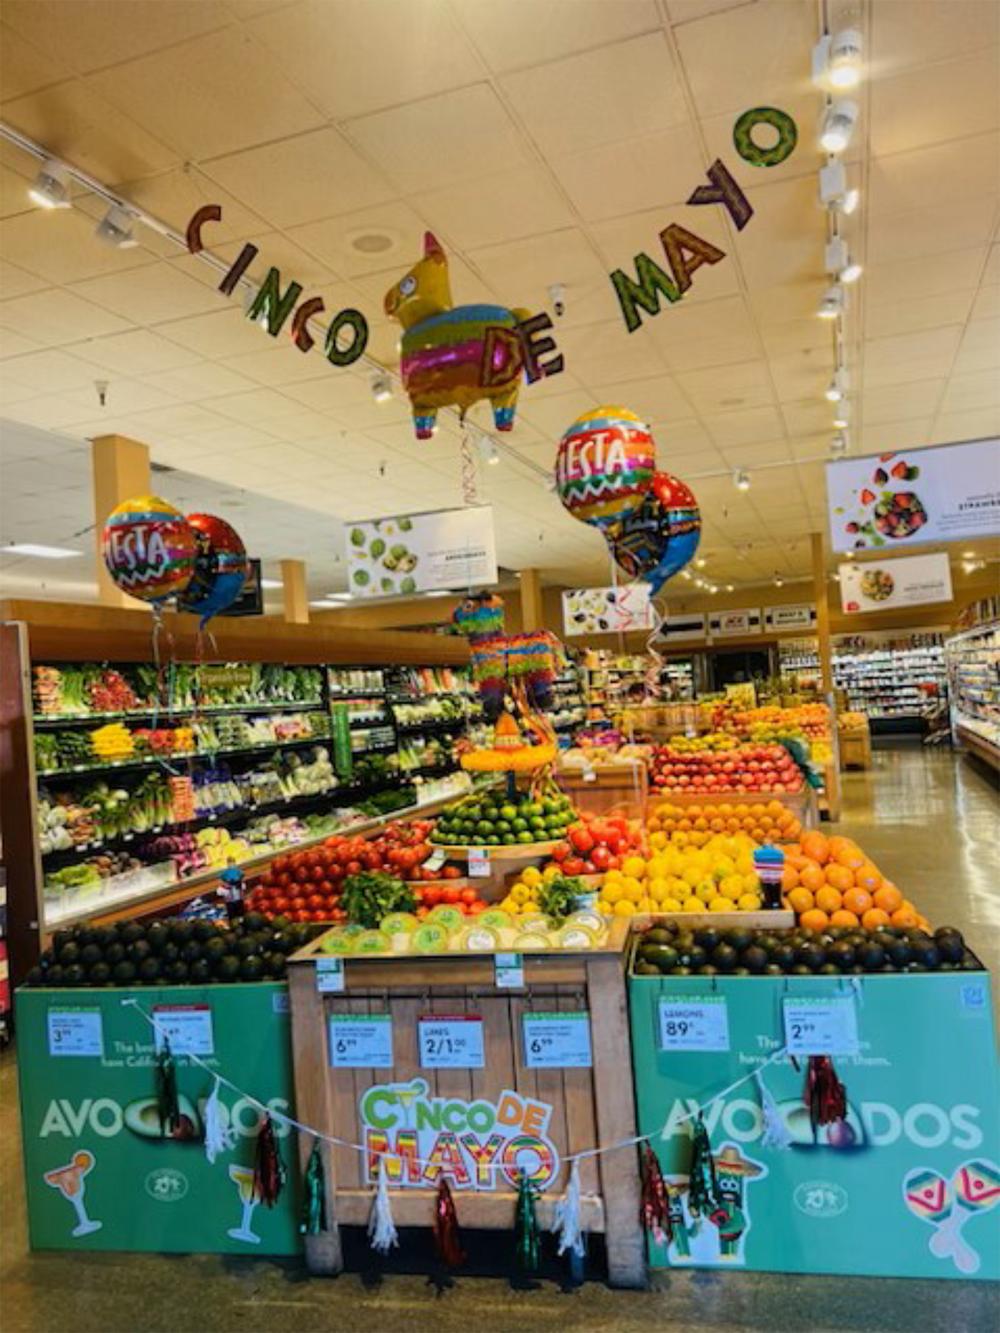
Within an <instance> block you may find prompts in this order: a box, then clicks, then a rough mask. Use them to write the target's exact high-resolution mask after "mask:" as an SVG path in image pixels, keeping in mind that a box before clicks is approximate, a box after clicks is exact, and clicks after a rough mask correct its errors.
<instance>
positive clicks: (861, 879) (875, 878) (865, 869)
mask: <svg viewBox="0 0 1000 1333" xmlns="http://www.w3.org/2000/svg"><path fill="white" fill-rule="evenodd" d="M854 883H855V884H856V885H857V887H858V888H859V889H867V890H868V892H869V893H874V892H875V890H876V889H880V888H881V887H882V876H881V874H880V873H879V872H878V871H877V870H876V869H875V867H874V866H873V865H872V863H871V861H866V862H865V864H864V865H863V866H859V867H858V869H857V870H855V872H854Z"/></svg>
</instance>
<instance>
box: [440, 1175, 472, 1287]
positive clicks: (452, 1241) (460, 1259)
mask: <svg viewBox="0 0 1000 1333" xmlns="http://www.w3.org/2000/svg"><path fill="white" fill-rule="evenodd" d="M434 1250H435V1252H436V1254H437V1257H438V1258H439V1259H440V1260H441V1262H442V1263H443V1264H444V1266H445V1267H446V1268H460V1267H461V1265H462V1264H464V1263H465V1251H464V1250H463V1249H462V1237H461V1235H460V1233H459V1230H458V1214H457V1213H456V1212H455V1200H454V1199H453V1198H452V1197H451V1190H450V1189H449V1188H448V1182H447V1180H446V1179H445V1178H444V1176H442V1177H441V1178H440V1180H439V1181H438V1186H437V1196H436V1198H435V1200H434Z"/></svg>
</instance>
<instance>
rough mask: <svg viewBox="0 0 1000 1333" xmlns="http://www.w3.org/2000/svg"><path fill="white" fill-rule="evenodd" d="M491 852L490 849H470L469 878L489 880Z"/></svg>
mask: <svg viewBox="0 0 1000 1333" xmlns="http://www.w3.org/2000/svg"><path fill="white" fill-rule="evenodd" d="M489 877H490V852H489V848H488V847H470V848H469V878H470V879H489Z"/></svg>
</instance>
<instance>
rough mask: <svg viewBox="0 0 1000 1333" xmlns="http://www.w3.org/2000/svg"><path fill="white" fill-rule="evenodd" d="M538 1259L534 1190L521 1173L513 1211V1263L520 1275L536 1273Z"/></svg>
mask: <svg viewBox="0 0 1000 1333" xmlns="http://www.w3.org/2000/svg"><path fill="white" fill-rule="evenodd" d="M539 1257H540V1255H539V1233H538V1215H537V1213H536V1211H535V1188H534V1186H533V1185H532V1183H531V1181H530V1180H529V1179H528V1175H527V1172H525V1171H522V1172H521V1173H520V1175H519V1176H518V1178H517V1204H516V1206H515V1210H514V1261H515V1263H516V1265H517V1267H518V1269H519V1270H520V1271H521V1272H522V1273H537V1272H538V1261H539Z"/></svg>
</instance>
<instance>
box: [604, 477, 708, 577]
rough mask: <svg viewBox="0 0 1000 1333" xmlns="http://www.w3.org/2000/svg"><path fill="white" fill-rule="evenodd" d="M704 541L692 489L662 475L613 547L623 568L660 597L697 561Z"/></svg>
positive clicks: (617, 533)
mask: <svg viewBox="0 0 1000 1333" xmlns="http://www.w3.org/2000/svg"><path fill="white" fill-rule="evenodd" d="M700 538H701V511H700V510H699V508H698V501H697V500H696V499H695V498H694V495H693V494H692V492H691V489H690V488H689V487H688V486H686V485H685V484H684V482H683V481H679V480H678V478H677V477H673V476H671V475H670V473H669V472H657V473H656V475H655V476H654V477H653V481H652V484H651V486H650V488H649V491H648V492H647V494H646V496H645V497H644V499H643V501H642V504H641V505H640V506H639V508H638V509H637V510H636V511H635V512H634V513H632V514H629V515H627V517H626V518H624V519H623V520H622V522H621V524H620V525H619V527H618V528H617V529H616V530H615V531H614V533H613V534H609V535H608V545H609V546H610V547H611V553H612V555H613V556H614V558H615V561H616V563H617V564H618V567H619V568H620V569H623V570H624V571H625V573H626V574H628V576H629V577H630V578H633V579H639V578H641V579H645V580H646V582H647V583H648V584H649V585H650V588H651V589H652V592H653V594H654V595H655V594H656V593H657V592H659V590H660V588H662V587H663V585H664V583H666V581H667V579H669V578H672V577H673V575H674V574H677V573H679V572H680V571H681V570H682V569H683V568H684V566H685V565H686V564H687V563H688V561H689V560H691V558H692V557H693V556H694V553H695V551H697V549H698V542H699V540H700Z"/></svg>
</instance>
